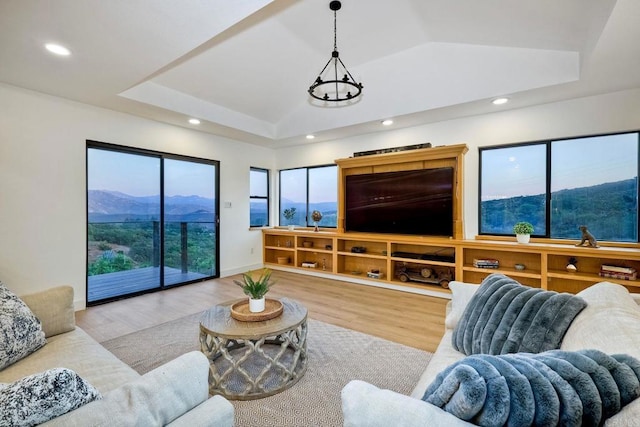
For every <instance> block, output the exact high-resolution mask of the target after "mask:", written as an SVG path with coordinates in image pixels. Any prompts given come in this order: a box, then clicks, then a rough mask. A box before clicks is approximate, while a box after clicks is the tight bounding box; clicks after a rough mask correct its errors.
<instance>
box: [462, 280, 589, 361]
mask: <svg viewBox="0 0 640 427" xmlns="http://www.w3.org/2000/svg"><path fill="white" fill-rule="evenodd" d="M586 306H587V303H586V302H585V301H584V300H583V299H582V298H580V297H577V296H575V295H571V294H567V293H558V292H553V291H545V290H543V289H539V288H531V287H528V286H523V285H521V284H520V283H518V282H516V281H515V280H513V279H511V278H509V277H507V276H504V275H502V274H491V275H489V276H488V277H487V278H486V279H485V280H484V281H483V282H482V284H481V285H480V288H479V289H478V291H477V292H476V293H475V294H474V295H473V297H472V298H471V300H470V301H469V304H468V305H467V307H466V308H465V310H464V312H463V314H462V317H461V318H460V321H459V322H458V324H457V325H456V328H455V329H454V331H453V338H452V344H453V347H454V348H455V349H456V350H458V351H460V352H461V353H464V354H466V355H472V354H507V353H518V352H525V353H540V352H542V351H547V350H553V349H557V348H560V344H561V343H562V338H563V337H564V334H565V333H566V332H567V329H568V328H569V326H570V325H571V322H573V319H574V318H575V317H576V316H577V315H578V314H579V313H580V312H581V311H582V310H583V309H584V308H585V307H586Z"/></svg>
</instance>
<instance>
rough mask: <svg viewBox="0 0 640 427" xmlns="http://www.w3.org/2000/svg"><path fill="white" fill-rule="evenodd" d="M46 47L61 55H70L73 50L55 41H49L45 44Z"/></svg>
mask: <svg viewBox="0 0 640 427" xmlns="http://www.w3.org/2000/svg"><path fill="white" fill-rule="evenodd" d="M44 47H45V48H46V49H47V50H48V51H49V52H51V53H55V54H56V55H60V56H69V55H71V51H70V50H69V49H67V48H66V47H64V46H62V45H59V44H55V43H47V44H45V45H44Z"/></svg>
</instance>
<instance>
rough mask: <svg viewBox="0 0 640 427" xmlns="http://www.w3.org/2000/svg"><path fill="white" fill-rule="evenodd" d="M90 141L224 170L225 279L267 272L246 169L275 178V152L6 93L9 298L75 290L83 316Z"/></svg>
mask: <svg viewBox="0 0 640 427" xmlns="http://www.w3.org/2000/svg"><path fill="white" fill-rule="evenodd" d="M87 139H92V140H96V141H103V142H108V143H113V144H119V145H125V146H131V147H140V148H145V149H151V150H157V151H163V152H168V153H178V154H184V155H188V156H194V157H201V158H206V159H213V160H219V161H220V198H221V203H220V205H221V208H220V210H221V212H220V223H221V226H220V228H221V233H220V270H221V271H220V273H221V275H222V276H226V275H229V274H235V273H238V272H243V271H246V270H247V269H249V268H255V267H257V266H259V265H261V264H262V250H261V247H262V234H261V232H260V231H255V230H254V231H250V230H249V200H248V194H249V167H250V166H256V167H262V168H267V169H274V167H275V158H274V152H273V150H269V149H265V148H260V147H256V146H254V145H247V144H244V143H241V142H237V141H233V140H229V139H225V138H220V137H215V136H212V135H208V134H205V133H202V132H198V131H192V130H189V129H185V128H181V127H176V126H171V125H166V124H162V123H158V122H155V121H151V120H145V119H141V118H138V117H134V116H131V115H127V114H121V113H116V112H113V111H110V110H105V109H100V108H95V107H92V106H89V105H85V104H80V103H76V102H71V101H67V100H64V99H61V98H56V97H51V96H47V95H42V94H39V93H36V92H31V91H26V90H22V89H19V88H16V87H13V86H8V85H0V281H2V282H3V283H5V284H6V285H7V286H8V287H9V288H10V289H12V290H14V291H15V292H17V293H18V294H25V293H29V292H33V291H36V290H40V289H44V288H47V287H50V286H54V285H61V284H69V285H72V286H73V287H74V289H75V299H76V307H77V308H81V307H84V304H85V300H86V290H85V283H86V281H85V274H86V273H85V270H86V268H85V263H86V213H85V211H86V160H85V155H86V154H85V152H86V140H87ZM224 202H231V203H232V207H231V208H224V207H223V206H224ZM251 249H253V253H251Z"/></svg>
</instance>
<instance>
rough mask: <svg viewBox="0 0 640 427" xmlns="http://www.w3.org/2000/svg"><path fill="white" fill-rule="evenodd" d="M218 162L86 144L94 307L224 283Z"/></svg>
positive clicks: (89, 291) (90, 286) (89, 294)
mask: <svg viewBox="0 0 640 427" xmlns="http://www.w3.org/2000/svg"><path fill="white" fill-rule="evenodd" d="M218 171H219V164H218V162H216V161H211V160H204V159H194V158H189V157H181V156H175V155H169V154H165V153H159V152H153V151H148V150H140V149H134V148H126V147H120V146H116V145H110V144H105V143H101V142H95V141H87V303H88V304H89V305H93V304H96V303H99V302H104V301H108V300H113V299H117V298H120V297H122V296H125V295H134V294H139V293H143V292H149V291H153V290H158V289H164V288H167V287H170V286H174V285H179V284H185V283H191V282H196V281H202V280H205V279H209V278H212V277H218V275H219V273H218V271H219V261H218V260H219V258H220V257H219V249H218V247H219V238H218V236H219V230H218V222H217V218H218V214H217V212H218V206H217V202H216V200H218V199H219V198H218V193H219V188H218V187H219V186H218Z"/></svg>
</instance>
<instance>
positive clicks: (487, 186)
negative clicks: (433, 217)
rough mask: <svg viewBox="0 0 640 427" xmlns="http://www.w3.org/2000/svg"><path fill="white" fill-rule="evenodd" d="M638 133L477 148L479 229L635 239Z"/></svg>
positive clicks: (561, 235) (574, 237)
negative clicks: (524, 225) (529, 228)
mask: <svg viewBox="0 0 640 427" xmlns="http://www.w3.org/2000/svg"><path fill="white" fill-rule="evenodd" d="M638 153H639V133H638V132H629V133H620V134H611V135H597V136H588V137H580V138H571V139H558V140H551V141H540V142H535V143H526V144H514V145H508V146H501V147H487V148H481V149H480V208H479V209H480V217H479V218H480V224H479V225H480V226H479V230H480V234H497V235H512V234H513V230H512V229H513V225H514V224H515V223H516V222H518V221H527V222H530V223H531V224H533V226H534V236H540V237H548V238H556V239H579V238H580V235H581V234H580V230H579V229H578V227H579V226H581V225H585V226H587V227H588V228H589V230H590V231H591V233H592V234H594V235H595V236H596V237H597V238H598V240H603V241H614V242H638Z"/></svg>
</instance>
